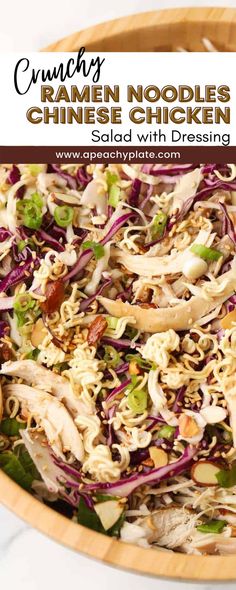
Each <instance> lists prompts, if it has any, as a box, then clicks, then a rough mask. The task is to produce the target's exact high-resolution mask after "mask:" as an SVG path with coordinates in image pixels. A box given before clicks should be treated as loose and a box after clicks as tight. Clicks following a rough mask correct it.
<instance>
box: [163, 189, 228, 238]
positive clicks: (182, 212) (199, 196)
mask: <svg viewBox="0 0 236 590" xmlns="http://www.w3.org/2000/svg"><path fill="white" fill-rule="evenodd" d="M230 185H231V186H230ZM220 189H224V190H236V183H230V182H228V183H227V182H222V181H221V180H219V181H217V182H215V183H214V184H212V186H205V187H204V188H203V189H201V190H200V191H199V192H198V193H196V194H195V195H192V196H191V197H188V199H186V201H185V202H184V204H183V206H182V209H181V210H180V211H179V213H177V216H176V217H174V218H173V219H174V223H175V221H181V220H182V219H183V218H184V217H185V215H186V214H187V213H188V212H189V211H190V209H191V208H192V207H193V205H194V204H195V203H196V202H197V201H202V200H203V199H204V198H205V197H207V196H208V195H210V194H211V193H212V192H213V191H214V190H220ZM173 219H172V220H171V223H172V224H173ZM168 229H169V226H168Z"/></svg>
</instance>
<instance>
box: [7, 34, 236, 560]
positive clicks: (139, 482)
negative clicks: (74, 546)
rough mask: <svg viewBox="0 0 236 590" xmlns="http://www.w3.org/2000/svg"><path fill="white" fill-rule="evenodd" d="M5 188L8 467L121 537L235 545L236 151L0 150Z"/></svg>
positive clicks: (207, 549) (211, 549)
mask: <svg viewBox="0 0 236 590" xmlns="http://www.w3.org/2000/svg"><path fill="white" fill-rule="evenodd" d="M206 48H207V49H209V50H212V47H211V46H209V44H208V45H207V43H206ZM213 50H214V48H213ZM0 195H1V208H0V312H1V318H0V363H1V370H0V371H1V390H0V468H1V469H2V470H3V471H4V472H5V473H6V474H7V475H8V476H10V477H12V478H13V479H14V480H15V481H16V482H17V483H18V484H19V485H21V486H22V487H23V488H24V489H26V490H27V491H28V492H29V493H31V494H33V495H35V496H36V497H37V498H39V499H40V500H41V501H42V502H47V503H48V502H50V503H51V506H52V507H55V509H56V510H59V511H61V512H62V513H63V514H65V515H67V516H68V518H71V519H73V521H75V520H77V521H78V523H80V524H83V525H85V526H88V527H92V528H93V529H94V530H97V531H99V532H102V533H104V534H107V535H110V536H112V537H117V538H120V539H121V540H122V541H123V542H127V543H129V542H131V543H137V544H138V545H140V546H142V547H150V546H154V547H155V548H157V549H158V547H159V548H164V549H165V550H170V551H180V552H183V553H190V554H191V553H192V554H202V553H209V554H212V553H213V554H228V553H236V536H235V531H236V229H235V222H236V198H235V195H236V165H235V164H217V165H216V164H199V165H196V164H183V165H178V164H174V165H159V164H158V165H153V164H145V165H139V164H134V165H128V164H109V165H107V164H99V165H89V166H85V165H75V164H66V165H60V166H59V165H53V164H52V165H46V164H27V165H24V164H19V165H1V166H0Z"/></svg>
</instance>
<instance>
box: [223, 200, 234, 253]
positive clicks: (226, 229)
mask: <svg viewBox="0 0 236 590" xmlns="http://www.w3.org/2000/svg"><path fill="white" fill-rule="evenodd" d="M219 205H220V208H221V211H222V215H223V222H222V232H223V235H228V236H229V238H230V239H231V240H232V242H233V244H236V232H235V230H234V224H233V222H232V221H231V219H230V216H229V214H228V211H227V207H226V205H225V204H224V203H220V202H219Z"/></svg>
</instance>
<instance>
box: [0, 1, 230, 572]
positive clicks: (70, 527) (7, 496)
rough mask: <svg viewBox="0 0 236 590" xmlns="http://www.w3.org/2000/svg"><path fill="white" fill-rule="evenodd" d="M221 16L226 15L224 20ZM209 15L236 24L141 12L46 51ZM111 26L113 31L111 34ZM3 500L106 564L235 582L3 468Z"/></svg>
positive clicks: (217, 561) (211, 562)
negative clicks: (136, 538) (25, 484)
mask: <svg viewBox="0 0 236 590" xmlns="http://www.w3.org/2000/svg"><path fill="white" fill-rule="evenodd" d="M222 16H223V19H222ZM206 19H207V20H208V21H209V20H210V21H211V22H214V23H216V24H217V23H218V24H222V23H224V25H225V24H228V25H230V24H232V22H233V23H236V9H235V8H225V7H223V6H222V7H196V8H190V7H188V8H176V9H164V10H157V11H150V12H142V13H139V14H135V15H129V16H125V17H121V18H118V19H114V20H110V21H106V22H104V23H101V24H98V25H95V26H92V27H89V28H87V29H84V30H82V31H80V32H79V33H78V32H77V33H73V34H72V35H68V36H67V37H64V38H63V39H61V40H60V41H58V42H55V43H52V44H50V45H49V46H48V47H47V48H45V49H44V50H43V51H65V45H68V43H70V45H71V49H70V51H73V50H75V47H79V46H80V45H85V46H86V42H87V41H89V38H91V35H92V38H93V43H99V42H100V41H102V40H103V37H104V27H105V28H106V29H107V30H106V36H107V38H110V39H112V37H114V36H117V35H119V34H121V33H122V31H126V32H128V31H130V32H131V31H134V30H136V31H138V30H139V31H142V29H145V28H146V27H147V25H148V24H150V25H151V24H152V25H153V24H155V23H156V24H158V25H159V26H165V25H168V24H172V25H174V24H177V23H181V22H184V23H188V24H189V23H202V22H205V21H206ZM109 29H110V32H109ZM80 40H81V41H80ZM0 501H1V503H2V504H3V505H5V506H6V507H7V508H8V509H10V510H12V511H13V512H14V513H15V514H16V515H18V516H19V517H21V518H22V519H23V520H25V521H26V522H28V523H29V524H30V525H31V526H33V527H35V528H36V529H38V530H39V531H41V532H42V533H45V534H46V535H48V536H49V537H51V538H52V539H54V540H55V541H57V542H59V543H62V544H63V545H65V546H66V547H69V548H71V549H74V550H78V551H80V552H81V553H83V554H85V555H86V556H89V557H92V558H94V559H97V560H101V561H103V562H104V563H106V564H108V565H111V566H116V567H120V568H122V569H126V570H127V571H131V572H133V573H140V574H144V575H150V576H158V577H162V578H169V579H170V578H172V579H175V580H177V579H178V580H183V581H218V582H219V581H233V580H235V579H236V569H235V555H230V556H211V555H209V556H204V555H201V556H197V555H185V554H180V553H171V552H159V553H158V552H156V553H155V552H154V550H153V549H143V548H141V547H138V546H136V545H130V544H126V543H122V542H121V541H117V540H114V539H111V538H110V537H106V536H104V535H101V534H99V533H96V532H94V531H92V530H90V529H87V528H85V527H82V526H81V525H79V524H76V523H74V522H72V521H71V520H69V519H67V518H65V517H64V516H62V515H61V514H59V513H57V512H56V511H55V510H53V509H52V508H49V507H47V506H45V505H43V504H41V503H40V502H39V501H38V500H36V498H34V497H33V496H31V495H30V494H28V493H27V492H26V491H24V490H23V489H22V488H20V487H19V486H18V485H17V484H16V483H15V482H14V481H12V480H11V479H10V478H9V477H8V476H6V475H5V474H4V473H3V472H0Z"/></svg>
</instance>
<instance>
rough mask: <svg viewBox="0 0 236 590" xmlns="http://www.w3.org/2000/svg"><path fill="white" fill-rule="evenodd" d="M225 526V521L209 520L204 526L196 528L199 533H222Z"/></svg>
mask: <svg viewBox="0 0 236 590" xmlns="http://www.w3.org/2000/svg"><path fill="white" fill-rule="evenodd" d="M226 524H227V522H226V520H209V521H208V522H206V523H205V524H200V525H199V526H197V530H198V531H200V532H201V533H215V534H219V533H222V531H223V528H224V527H225V525H226Z"/></svg>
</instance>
